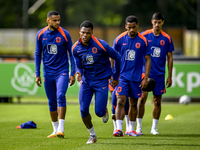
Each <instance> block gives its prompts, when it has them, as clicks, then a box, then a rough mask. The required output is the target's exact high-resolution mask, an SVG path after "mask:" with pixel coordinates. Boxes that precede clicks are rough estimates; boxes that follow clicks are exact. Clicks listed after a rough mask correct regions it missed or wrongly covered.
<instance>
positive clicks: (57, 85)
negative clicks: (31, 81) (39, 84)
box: [44, 73, 69, 111]
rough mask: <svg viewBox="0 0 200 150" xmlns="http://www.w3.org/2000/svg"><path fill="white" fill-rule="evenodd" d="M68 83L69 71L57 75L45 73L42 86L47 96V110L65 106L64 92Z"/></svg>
mask: <svg viewBox="0 0 200 150" xmlns="http://www.w3.org/2000/svg"><path fill="white" fill-rule="evenodd" d="M68 84H69V73H61V74H60V75H58V76H52V75H47V74H45V76H44V88H45V92H46V95H47V98H48V104H49V110H50V111H56V110H57V104H58V107H66V97H65V94H66V92H67V89H68Z"/></svg>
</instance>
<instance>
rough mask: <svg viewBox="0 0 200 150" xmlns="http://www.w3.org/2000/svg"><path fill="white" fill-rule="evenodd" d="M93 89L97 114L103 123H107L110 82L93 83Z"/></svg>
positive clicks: (99, 81) (105, 80)
mask: <svg viewBox="0 0 200 150" xmlns="http://www.w3.org/2000/svg"><path fill="white" fill-rule="evenodd" d="M92 87H93V89H94V90H95V113H96V115H97V116H98V117H102V121H103V122H104V123H106V122H107V121H108V119H109V114H108V110H107V102H108V80H107V79H104V80H98V81H93V83H92Z"/></svg>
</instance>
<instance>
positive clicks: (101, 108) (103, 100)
mask: <svg viewBox="0 0 200 150" xmlns="http://www.w3.org/2000/svg"><path fill="white" fill-rule="evenodd" d="M94 93H95V113H96V115H97V116H99V117H103V116H104V115H105V113H106V110H107V101H108V79H102V80H88V79H85V80H84V81H81V83H80V89H79V104H80V112H81V117H83V118H84V117H87V116H88V115H89V106H90V102H91V100H92V96H93V94H94Z"/></svg>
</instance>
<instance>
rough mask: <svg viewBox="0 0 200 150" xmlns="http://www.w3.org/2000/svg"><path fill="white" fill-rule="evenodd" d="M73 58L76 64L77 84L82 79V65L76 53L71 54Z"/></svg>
mask: <svg viewBox="0 0 200 150" xmlns="http://www.w3.org/2000/svg"><path fill="white" fill-rule="evenodd" d="M73 57H74V60H75V64H76V74H77V76H76V80H77V81H78V82H80V81H81V79H82V75H83V68H82V63H81V60H80V58H79V57H78V56H77V55H76V52H74V53H73Z"/></svg>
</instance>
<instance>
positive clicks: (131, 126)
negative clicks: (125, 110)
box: [129, 121, 135, 131]
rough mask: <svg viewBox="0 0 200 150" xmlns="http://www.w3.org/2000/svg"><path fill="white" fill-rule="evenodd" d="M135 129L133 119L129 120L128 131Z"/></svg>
mask: <svg viewBox="0 0 200 150" xmlns="http://www.w3.org/2000/svg"><path fill="white" fill-rule="evenodd" d="M133 130H135V121H129V131H133Z"/></svg>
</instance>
